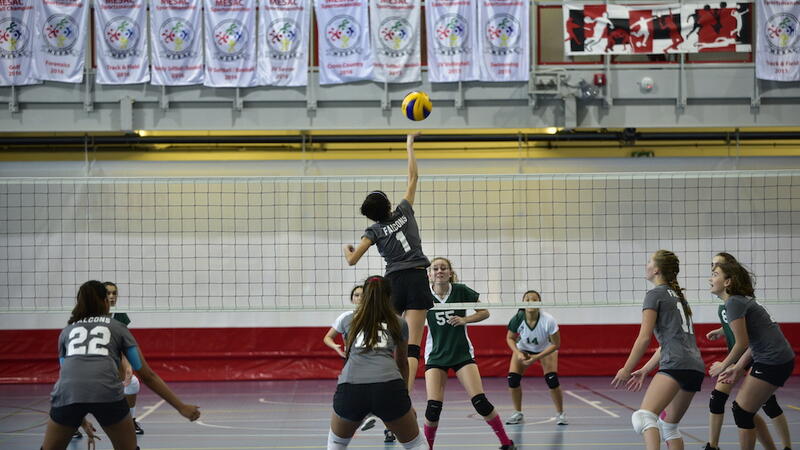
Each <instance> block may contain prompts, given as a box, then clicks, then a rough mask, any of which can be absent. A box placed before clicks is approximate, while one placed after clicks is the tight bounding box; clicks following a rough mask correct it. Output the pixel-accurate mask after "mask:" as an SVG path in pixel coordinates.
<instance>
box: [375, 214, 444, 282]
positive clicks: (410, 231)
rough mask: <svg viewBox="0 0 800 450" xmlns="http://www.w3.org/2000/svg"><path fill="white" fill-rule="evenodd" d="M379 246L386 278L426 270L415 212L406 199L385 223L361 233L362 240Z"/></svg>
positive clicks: (425, 260)
mask: <svg viewBox="0 0 800 450" xmlns="http://www.w3.org/2000/svg"><path fill="white" fill-rule="evenodd" d="M363 237H366V238H367V239H369V240H370V241H372V242H374V243H375V245H377V246H378V252H380V254H381V256H383V259H384V260H386V274H387V275H388V274H390V273H392V272H397V271H398V270H404V269H413V268H414V267H428V266H430V265H431V262H430V261H428V257H427V256H425V254H424V253H422V240H421V239H420V237H419V227H417V220H416V219H414V210H413V209H411V204H410V203H408V201H407V200H406V199H403V200H401V201H400V204H399V205H397V208H396V209H395V210H394V214H392V218H391V219H389V221H387V222H385V223H384V222H375V223H373V224H372V225H371V226H370V227H369V228H367V229H366V230H364V236H363Z"/></svg>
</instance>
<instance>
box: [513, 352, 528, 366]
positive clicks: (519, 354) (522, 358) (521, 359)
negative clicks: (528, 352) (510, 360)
mask: <svg viewBox="0 0 800 450" xmlns="http://www.w3.org/2000/svg"><path fill="white" fill-rule="evenodd" d="M514 356H516V357H517V360H518V361H519V362H521V363H523V364H524V363H525V360H527V359H528V357H527V356H525V353H522V352H514Z"/></svg>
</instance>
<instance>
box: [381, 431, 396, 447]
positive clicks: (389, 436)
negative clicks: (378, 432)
mask: <svg viewBox="0 0 800 450" xmlns="http://www.w3.org/2000/svg"><path fill="white" fill-rule="evenodd" d="M396 440H397V436H395V435H394V433H392V432H391V431H389V430H383V442H384V443H386V444H391V443H392V442H394V441H396Z"/></svg>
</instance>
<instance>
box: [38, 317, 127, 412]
mask: <svg viewBox="0 0 800 450" xmlns="http://www.w3.org/2000/svg"><path fill="white" fill-rule="evenodd" d="M136 346H137V344H136V339H134V338H133V335H132V334H131V332H130V331H128V328H127V327H125V325H123V324H122V323H120V322H118V321H116V320H114V319H112V318H111V317H108V316H102V317H89V318H86V319H82V320H79V321H77V322H75V323H73V324H71V325H68V326H67V327H66V328H64V329H63V330H61V335H60V336H59V337H58V356H59V358H60V359H62V360H61V361H62V362H61V371H60V372H59V375H58V381H57V382H56V385H55V387H54V388H53V392H52V393H51V394H50V399H51V405H52V406H54V407H59V406H66V405H71V404H73V403H108V402H115V401H117V400H121V399H123V398H124V394H123V388H122V380H120V377H119V365H120V355H122V354H124V352H125V351H126V350H127V349H128V348H130V347H136Z"/></svg>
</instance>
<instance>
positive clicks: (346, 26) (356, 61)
mask: <svg viewBox="0 0 800 450" xmlns="http://www.w3.org/2000/svg"><path fill="white" fill-rule="evenodd" d="M314 11H315V12H316V14H317V32H318V34H319V41H318V42H319V44H318V48H319V84H338V83H348V82H351V81H360V80H372V79H373V78H374V67H373V66H374V64H375V60H374V58H373V56H372V48H371V45H370V39H369V20H368V17H369V16H368V13H367V0H353V1H342V0H338V1H337V0H317V2H316V4H315V7H314Z"/></svg>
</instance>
